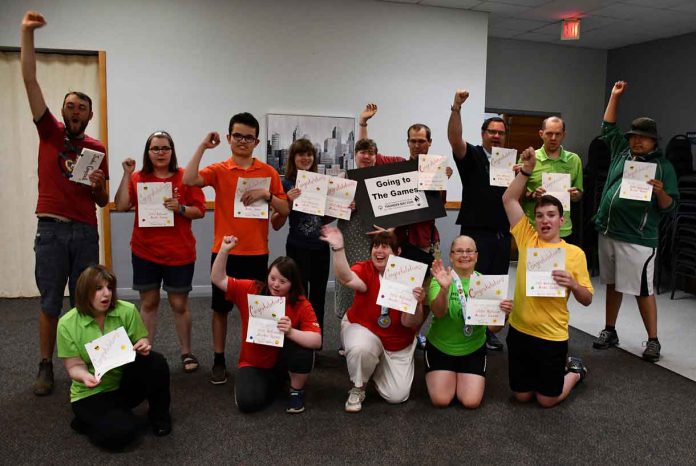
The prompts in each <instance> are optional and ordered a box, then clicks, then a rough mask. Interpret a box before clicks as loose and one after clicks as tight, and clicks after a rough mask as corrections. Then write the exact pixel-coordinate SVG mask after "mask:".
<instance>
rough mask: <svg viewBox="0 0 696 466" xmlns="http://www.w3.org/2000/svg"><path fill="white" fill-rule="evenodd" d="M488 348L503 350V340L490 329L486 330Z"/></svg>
mask: <svg viewBox="0 0 696 466" xmlns="http://www.w3.org/2000/svg"><path fill="white" fill-rule="evenodd" d="M486 349H488V350H490V351H502V350H503V342H502V341H500V340H498V337H496V336H495V333H492V332H491V331H490V330H486Z"/></svg>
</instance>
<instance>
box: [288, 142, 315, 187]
mask: <svg viewBox="0 0 696 466" xmlns="http://www.w3.org/2000/svg"><path fill="white" fill-rule="evenodd" d="M297 154H312V166H311V167H309V171H310V172H316V171H317V149H316V148H315V147H314V145H313V144H312V141H310V140H309V139H305V138H301V139H298V140H297V141H295V142H293V143H292V144H290V150H289V151H288V165H287V167H286V168H285V178H287V179H289V180H295V179H296V178H297V165H295V156H296V155H297Z"/></svg>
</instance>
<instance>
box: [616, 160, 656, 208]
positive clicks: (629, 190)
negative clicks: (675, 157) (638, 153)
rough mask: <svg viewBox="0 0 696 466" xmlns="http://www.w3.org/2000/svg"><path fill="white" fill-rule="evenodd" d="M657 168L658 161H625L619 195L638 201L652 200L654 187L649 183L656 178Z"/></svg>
mask: <svg viewBox="0 0 696 466" xmlns="http://www.w3.org/2000/svg"><path fill="white" fill-rule="evenodd" d="M656 170H657V164H656V163H649V162H636V161H630V160H627V161H626V163H624V171H623V179H622V180H621V190H620V191H619V197H620V198H623V199H635V200H636V201H650V199H651V198H652V191H653V187H652V185H651V184H648V181H649V180H653V179H655V171H656Z"/></svg>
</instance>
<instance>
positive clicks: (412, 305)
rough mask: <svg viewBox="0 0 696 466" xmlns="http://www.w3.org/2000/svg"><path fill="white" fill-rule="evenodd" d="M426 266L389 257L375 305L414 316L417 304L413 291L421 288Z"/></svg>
mask: <svg viewBox="0 0 696 466" xmlns="http://www.w3.org/2000/svg"><path fill="white" fill-rule="evenodd" d="M427 271H428V266H427V265H426V264H422V263H420V262H416V261H412V260H410V259H405V258H403V257H399V256H395V255H391V256H389V259H388V260H387V266H386V268H385V269H384V275H383V276H382V280H381V282H380V286H379V293H378V294H377V304H378V305H380V306H387V307H388V308H390V309H396V310H397V311H401V312H406V313H408V314H415V312H416V307H417V305H418V302H417V301H416V298H415V297H414V296H413V289H414V288H417V287H419V286H423V280H424V279H425V274H426V272H427Z"/></svg>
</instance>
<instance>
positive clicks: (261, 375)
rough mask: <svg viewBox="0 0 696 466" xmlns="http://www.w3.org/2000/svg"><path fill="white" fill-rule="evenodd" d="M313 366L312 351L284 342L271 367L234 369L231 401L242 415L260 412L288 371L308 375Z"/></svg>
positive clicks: (270, 400)
mask: <svg viewBox="0 0 696 466" xmlns="http://www.w3.org/2000/svg"><path fill="white" fill-rule="evenodd" d="M313 365H314V350H311V349H308V348H303V347H301V346H299V345H298V344H297V343H294V342H292V341H290V340H288V339H285V344H284V346H283V349H282V350H281V352H280V356H279V358H278V363H277V364H276V366H275V367H274V368H271V369H261V368H260V367H252V366H247V367H242V368H240V369H238V370H237V375H236V377H235V384H234V399H235V402H236V403H237V407H238V408H239V410H240V411H241V412H243V413H253V412H255V411H260V410H261V409H263V408H265V407H267V406H268V405H269V404H271V403H272V402H273V399H274V398H275V395H276V393H278V391H280V389H281V388H282V385H283V380H285V377H286V376H287V373H288V372H294V373H296V374H309V373H310V372H312V366H313Z"/></svg>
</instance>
